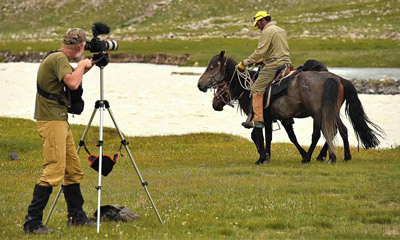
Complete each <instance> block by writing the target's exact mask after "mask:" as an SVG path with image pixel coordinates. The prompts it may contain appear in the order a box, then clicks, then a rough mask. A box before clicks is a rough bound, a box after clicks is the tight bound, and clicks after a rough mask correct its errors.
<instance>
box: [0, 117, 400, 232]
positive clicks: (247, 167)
mask: <svg viewBox="0 0 400 240" xmlns="http://www.w3.org/2000/svg"><path fill="white" fill-rule="evenodd" d="M83 129H84V126H72V130H73V132H74V135H75V140H76V141H78V140H79V138H80V135H81V134H82V132H83ZM104 133H105V135H104V142H105V153H108V154H111V153H113V152H115V151H117V149H118V147H119V137H118V135H117V133H116V131H115V130H113V129H106V130H105V131H104ZM97 137H98V129H97V128H94V127H93V128H92V129H91V131H89V134H88V136H87V138H86V142H87V145H88V146H89V148H90V150H92V151H93V152H95V151H96V147H95V145H96V144H97ZM127 139H128V141H129V142H130V145H129V147H130V149H131V151H132V153H133V156H134V158H135V161H136V163H137V165H138V167H139V169H140V170H141V173H142V175H143V178H144V179H145V180H146V181H147V182H148V183H149V186H148V189H149V191H150V193H151V194H152V197H153V200H154V201H155V204H156V206H157V208H158V210H159V212H160V214H161V216H162V218H163V220H164V222H165V223H164V225H163V226H162V225H161V224H160V223H159V222H158V219H157V217H156V215H155V213H154V211H153V209H152V208H151V205H150V203H149V201H148V199H147V196H146V194H145V192H144V190H143V188H142V186H141V185H140V181H139V179H138V177H137V175H136V173H135V171H134V168H133V167H132V166H131V165H132V164H131V162H130V160H129V158H128V157H126V156H125V157H122V158H121V159H120V161H119V162H118V163H117V164H116V165H115V167H114V170H113V172H112V173H111V174H110V175H109V176H108V177H106V178H103V185H102V190H103V191H102V205H105V204H119V205H124V206H127V207H129V208H130V209H131V210H132V211H133V212H135V213H137V214H139V215H140V216H141V217H142V218H141V219H140V220H139V221H137V222H132V223H115V222H107V223H103V224H102V226H101V232H100V234H96V229H95V228H88V227H75V228H68V227H66V215H67V213H66V206H65V201H64V199H62V198H60V200H59V202H58V205H57V207H56V210H55V212H54V213H53V215H52V218H51V220H50V222H49V224H48V226H49V227H51V228H53V229H55V230H56V233H55V235H52V236H46V237H42V239H55V238H57V239H107V238H109V239H149V238H150V239H288V238H290V239H399V237H400V164H399V163H400V148H396V149H381V150H368V151H365V150H360V151H359V152H358V151H357V149H356V148H352V149H351V151H352V155H353V160H352V161H350V162H347V163H343V162H340V161H338V163H337V164H336V165H334V166H331V165H327V164H326V163H317V162H315V160H313V161H312V162H311V163H310V164H306V165H304V164H301V163H300V157H299V155H298V154H297V152H296V150H295V148H294V147H293V146H292V145H291V144H274V145H273V146H272V149H273V158H272V161H271V163H270V164H268V165H262V166H255V165H254V164H253V162H254V161H255V160H256V159H257V154H256V151H255V147H254V146H253V145H252V143H251V142H249V141H248V140H246V139H243V138H240V137H237V136H232V135H226V134H201V133H199V134H191V135H183V136H160V137H128V138H127ZM0 146H1V147H0V164H1V168H0V189H1V195H0V203H1V204H0V213H1V216H2V217H1V218H0V236H1V237H0V238H1V239H29V238H31V237H30V236H26V235H23V233H22V224H23V220H24V216H25V214H26V210H27V206H28V204H29V202H30V200H31V197H32V191H33V186H34V184H35V181H36V179H37V178H38V176H39V175H40V172H41V161H42V160H41V159H42V146H41V140H40V138H39V136H38V134H37V132H36V128H35V123H34V122H33V121H30V120H23V119H10V118H0ZM317 150H319V149H317ZM12 151H15V152H17V153H18V154H19V156H20V160H18V161H11V160H9V155H10V153H11V152H12ZM337 152H338V156H342V155H343V149H342V148H337ZM123 153H124V151H123ZM80 156H81V160H82V165H83V168H84V170H85V173H86V176H85V179H84V181H83V183H82V191H83V194H84V196H85V199H86V201H85V205H84V207H85V209H86V211H87V212H88V213H89V214H90V215H92V214H93V212H94V211H95V209H96V206H97V192H96V190H95V186H97V173H96V172H94V171H93V170H92V169H90V168H89V167H88V163H87V162H86V160H85V159H86V154H84V151H81V154H80ZM339 159H340V158H339ZM57 191H58V188H55V189H54V192H57ZM54 195H55V194H54V193H53V195H52V197H51V199H50V202H52V200H53V198H54ZM49 206H50V204H49ZM49 206H48V207H47V208H46V209H45V215H47V212H48V209H49Z"/></svg>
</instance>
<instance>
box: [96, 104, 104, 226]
mask: <svg viewBox="0 0 400 240" xmlns="http://www.w3.org/2000/svg"><path fill="white" fill-rule="evenodd" d="M99 110H100V129H99V185H98V186H97V191H98V194H97V233H99V232H100V202H101V172H102V165H103V119H104V104H103V103H101V105H100V109H99Z"/></svg>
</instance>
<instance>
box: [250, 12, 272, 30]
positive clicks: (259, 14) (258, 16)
mask: <svg viewBox="0 0 400 240" xmlns="http://www.w3.org/2000/svg"><path fill="white" fill-rule="evenodd" d="M267 16H270V15H269V13H267V12H266V11H259V12H257V13H256V15H255V16H254V17H253V20H254V25H253V26H254V27H255V26H256V25H257V22H258V21H259V20H261V19H263V18H265V17H267Z"/></svg>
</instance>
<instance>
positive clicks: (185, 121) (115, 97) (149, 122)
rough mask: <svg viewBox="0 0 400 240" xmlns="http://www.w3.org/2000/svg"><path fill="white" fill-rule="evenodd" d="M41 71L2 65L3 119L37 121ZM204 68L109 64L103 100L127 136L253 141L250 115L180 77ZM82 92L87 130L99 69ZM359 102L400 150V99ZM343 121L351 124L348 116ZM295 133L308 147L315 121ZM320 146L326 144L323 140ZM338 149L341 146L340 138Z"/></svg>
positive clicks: (298, 123)
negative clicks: (216, 101) (226, 136)
mask: <svg viewBox="0 0 400 240" xmlns="http://www.w3.org/2000/svg"><path fill="white" fill-rule="evenodd" d="M38 66H39V64H38V63H0V91H1V93H2V94H1V95H0V103H1V106H2V107H1V108H0V116H6V117H18V118H26V119H32V118H33V111H34V101H35V94H36V73H37V69H38ZM204 69H205V68H203V67H178V66H169V65H153V64H141V63H110V64H109V65H108V66H107V67H105V69H104V88H105V94H104V96H105V99H106V100H108V101H109V102H110V106H111V109H112V111H113V113H114V116H115V118H116V120H117V123H118V125H119V127H120V129H121V130H122V131H123V132H124V134H125V135H129V136H154V135H170V134H174V135H175V134H187V133H198V132H217V133H230V134H234V135H239V136H242V137H245V138H247V139H250V130H248V129H244V128H243V127H242V126H241V125H240V123H241V122H242V121H244V120H245V116H242V115H241V114H240V112H239V111H238V110H237V108H236V107H235V108H231V107H225V110H224V111H223V112H216V111H214V110H213V109H212V107H211V100H212V97H213V93H212V92H211V91H209V92H207V93H203V92H200V91H199V90H198V89H197V80H198V78H199V75H186V74H183V75H180V74H176V73H177V72H192V73H195V74H200V73H202V72H203V71H204ZM329 69H330V70H331V71H332V72H335V73H336V74H339V75H341V76H344V77H347V78H362V79H364V78H367V79H380V78H382V77H389V78H393V79H399V78H400V69H385V70H382V69H349V68H329ZM368 71H370V72H369V74H368ZM357 72H359V73H357ZM359 74H364V75H359ZM374 74H376V76H375V75H374ZM357 76H359V77H357ZM366 76H367V77H366ZM83 88H84V95H83V98H84V100H85V103H86V105H85V110H84V112H83V113H82V114H81V115H78V116H74V117H72V116H70V118H69V122H70V123H72V124H84V125H86V124H87V123H88V121H89V118H90V116H91V114H92V111H93V108H94V103H95V102H96V100H98V99H99V96H100V93H99V90H100V69H99V68H98V67H93V69H92V70H91V71H89V72H88V73H87V74H86V75H85V77H84V82H83ZM359 97H360V99H361V102H362V103H363V106H364V109H365V112H366V113H367V115H368V117H369V118H370V119H371V120H372V121H373V122H374V123H376V124H378V125H379V126H380V127H381V128H383V129H384V131H385V132H386V136H385V138H384V139H381V145H380V147H383V148H390V147H396V146H399V144H400V140H399V139H400V124H399V119H400V95H360V96H359ZM105 116H106V117H105V120H104V124H105V126H109V127H113V123H112V121H111V119H110V118H109V116H108V114H107V112H106V114H105ZM99 118H100V114H97V115H96V117H95V120H94V121H93V125H99ZM342 119H346V117H345V115H344V113H342ZM344 123H345V125H346V126H347V127H348V128H349V130H350V131H349V133H350V134H349V140H350V144H351V145H353V146H357V140H356V138H355V136H354V133H353V130H352V127H351V124H350V123H349V122H348V121H347V120H344ZM274 128H275V129H277V128H278V125H276V124H275V125H274ZM294 128H295V132H296V135H297V137H298V140H299V142H300V144H302V145H309V144H310V142H311V133H312V119H311V118H309V119H295V125H294ZM0 131H6V129H0ZM273 134H274V135H273V142H289V139H288V137H287V135H286V133H285V131H284V130H280V131H275V132H274V133H273ZM319 144H320V145H322V144H323V139H322V138H321V140H320V142H319ZM336 144H338V145H342V141H341V139H339V138H337V141H336Z"/></svg>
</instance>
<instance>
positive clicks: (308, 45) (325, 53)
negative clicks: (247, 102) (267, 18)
mask: <svg viewBox="0 0 400 240" xmlns="http://www.w3.org/2000/svg"><path fill="white" fill-rule="evenodd" d="M119 44H120V47H119V49H118V50H117V51H116V52H119V53H129V54H133V55H136V54H145V55H151V54H154V53H166V54H170V55H178V56H182V55H184V54H186V53H188V54H190V60H189V62H188V63H187V64H186V65H188V66H192V65H193V64H194V63H196V62H197V63H198V64H199V65H200V66H206V65H207V64H208V62H209V61H210V59H211V58H212V57H213V56H214V55H216V54H219V52H220V51H221V50H225V51H226V55H227V56H230V57H233V58H234V59H235V60H237V61H240V60H241V59H244V58H245V57H247V56H248V55H250V54H251V53H252V51H253V50H254V48H255V47H256V45H257V40H255V39H243V38H233V39H225V38H217V39H214V38H212V39H201V40H178V39H174V40H172V39H164V40H137V41H122V42H120V43H119ZM289 46H290V54H291V57H292V62H293V64H294V65H295V66H298V65H300V64H302V63H304V62H305V61H306V60H308V59H317V60H319V61H322V62H323V63H325V64H326V65H327V66H329V67H393V68H399V67H400V41H399V40H392V39H379V40H378V39H363V40H361V39H359V40H351V39H347V40H346V39H318V38H310V39H301V38H293V39H289ZM59 47H60V42H59V41H51V42H20V41H17V42H12V41H6V42H5V41H3V42H0V49H7V50H9V51H12V52H14V53H19V52H47V51H50V50H55V49H58V48H59ZM113 53H114V52H111V62H112V54H113ZM87 56H90V53H87ZM0 61H1V59H0Z"/></svg>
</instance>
